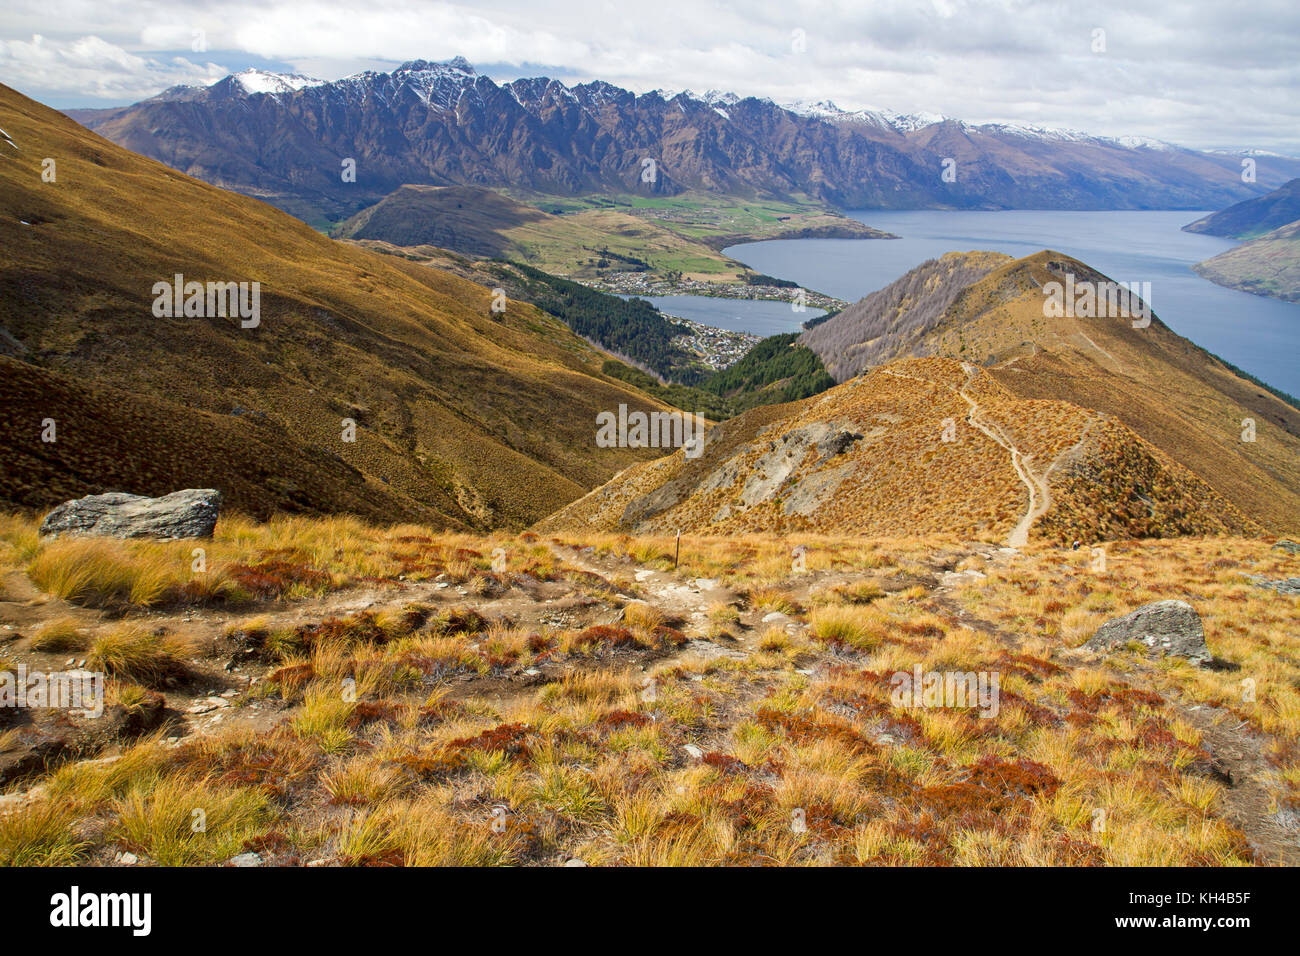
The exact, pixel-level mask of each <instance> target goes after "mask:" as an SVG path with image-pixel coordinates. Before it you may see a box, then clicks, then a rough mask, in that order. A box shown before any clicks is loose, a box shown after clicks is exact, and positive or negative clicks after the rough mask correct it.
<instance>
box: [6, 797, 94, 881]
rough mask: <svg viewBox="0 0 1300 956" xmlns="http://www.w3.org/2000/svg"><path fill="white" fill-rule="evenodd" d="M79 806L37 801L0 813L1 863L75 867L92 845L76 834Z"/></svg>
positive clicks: (8, 864) (46, 800)
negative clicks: (77, 807) (77, 808)
mask: <svg viewBox="0 0 1300 956" xmlns="http://www.w3.org/2000/svg"><path fill="white" fill-rule="evenodd" d="M78 816H79V815H78V813H77V810H76V807H75V806H74V805H73V804H71V803H70V802H68V801H61V800H52V799H45V800H38V801H35V802H33V803H29V804H27V805H26V806H23V807H20V808H19V809H17V810H13V811H11V812H9V813H6V814H3V815H0V866H72V865H74V864H76V863H78V862H80V861H81V860H82V859H83V857H84V856H85V855H86V851H87V850H88V848H89V846H90V844H89V842H88V841H86V840H84V839H81V838H79V837H78V836H77V834H76V823H77V820H78Z"/></svg>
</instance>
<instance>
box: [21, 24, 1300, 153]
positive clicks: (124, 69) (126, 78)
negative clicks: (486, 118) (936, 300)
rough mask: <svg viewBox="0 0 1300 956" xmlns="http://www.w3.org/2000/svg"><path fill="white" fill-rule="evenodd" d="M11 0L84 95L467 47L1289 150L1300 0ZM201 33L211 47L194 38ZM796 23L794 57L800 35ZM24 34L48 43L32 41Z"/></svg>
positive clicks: (34, 76) (24, 46)
mask: <svg viewBox="0 0 1300 956" xmlns="http://www.w3.org/2000/svg"><path fill="white" fill-rule="evenodd" d="M7 4H8V6H7V8H6V9H5V11H4V12H3V13H2V14H0V81H2V82H5V83H9V84H11V85H15V86H18V87H20V88H22V89H23V90H24V92H27V93H29V94H31V95H34V96H37V97H38V98H41V97H42V95H43V94H45V95H51V96H57V97H59V98H62V99H64V100H77V99H80V100H83V101H85V102H86V103H87V105H89V104H90V103H91V101H93V100H104V99H114V98H116V99H117V101H119V102H128V101H130V100H131V99H134V98H139V97H141V96H144V95H149V94H151V93H155V92H157V91H158V90H160V89H162V88H164V87H166V86H168V85H171V84H173V83H176V82H201V81H202V80H204V79H211V78H212V77H211V68H210V64H208V63H207V62H206V61H207V59H218V60H220V62H222V63H223V64H225V65H226V66H228V67H229V68H230V70H237V69H240V68H242V67H243V66H247V65H250V64H252V63H257V64H258V65H263V64H265V63H266V62H267V61H271V62H278V63H283V64H285V65H286V67H287V68H290V69H296V70H300V71H303V72H312V71H313V70H315V71H317V73H318V75H323V78H325V79H335V78H337V77H339V76H342V75H345V74H347V73H351V72H356V71H359V70H362V69H368V68H374V67H375V66H376V65H377V64H384V63H387V64H390V65H391V64H395V63H398V62H401V61H402V60H408V59H416V58H423V59H446V58H449V57H452V56H455V55H463V56H465V57H466V58H468V59H469V60H470V61H471V62H472V63H475V64H476V65H480V66H483V65H489V66H490V68H491V70H492V72H493V75H495V76H497V77H498V78H504V79H509V78H513V77H515V76H520V75H538V74H545V73H552V74H558V75H561V76H563V77H565V78H566V79H604V80H608V81H610V82H613V83H617V84H619V85H622V86H627V87H630V88H632V89H636V90H641V91H644V90H648V89H654V88H658V87H667V88H672V89H682V88H691V89H699V90H703V89H710V88H716V89H727V90H733V91H735V92H738V93H741V94H755V95H759V96H770V97H771V98H773V99H775V100H778V101H789V100H795V99H831V100H834V101H835V102H837V103H839V104H840V105H842V106H844V107H847V108H856V107H863V106H876V107H887V108H890V109H895V110H899V111H902V112H911V111H933V112H940V113H944V114H947V115H950V116H958V117H962V118H964V119H969V120H972V121H976V122H984V121H1010V122H1032V123H1039V124H1045V125H1056V126H1069V127H1074V128H1080V129H1085V130H1089V131H1092V132H1097V133H1105V134H1111V135H1123V134H1135V135H1149V136H1156V137H1159V138H1163V139H1169V140H1173V141H1176V142H1184V143H1187V144H1188V145H1195V146H1209V145H1225V144H1235V145H1242V146H1257V147H1261V148H1273V149H1278V148H1282V149H1287V150H1291V151H1300V132H1297V131H1298V130H1300V122H1298V121H1300V97H1298V96H1296V92H1297V88H1298V87H1300V66H1297V64H1300V55H1297V54H1300V6H1297V5H1296V4H1295V3H1294V2H1293V0H1253V2H1251V3H1250V4H1248V5H1245V6H1241V5H1225V4H1222V3H1221V2H1218V0H1151V2H1149V3H1144V4H1142V5H1141V6H1140V7H1138V6H1136V5H1133V4H1131V3H1127V2H1123V0H1114V2H1103V0H1071V2H1069V3H1061V2H1056V0H1042V2H1037V0H932V2H925V0H873V2H871V3H865V2H861V0H748V2H746V3H744V4H735V3H731V2H723V0H630V2H629V0H604V2H595V3H591V2H577V0H566V2H547V0H479V2H475V3H449V2H421V0H375V2H372V3H364V4H363V3H358V2H356V0H278V2H277V0H273V2H270V3H266V2H253V0H190V2H166V3H164V2H161V0H119V2H116V3H112V4H105V3H98V2H92V0H7ZM1096 29H1102V30H1104V31H1105V41H1106V43H1105V47H1106V48H1105V51H1104V52H1102V53H1096V52H1093V49H1092V47H1093V37H1094V33H1093V31H1094V30H1096ZM200 30H201V31H203V36H204V38H205V39H206V46H207V52H199V53H195V52H193V49H192V48H193V45H194V44H193V39H194V36H195V32H196V31H200ZM795 30H801V31H803V34H804V36H806V41H807V42H806V50H805V52H802V53H800V52H796V51H795V50H794V49H793V48H792V42H791V36H792V32H793V31H795ZM37 33H39V34H42V35H43V36H45V37H46V39H45V40H44V41H43V44H44V46H45V47H46V49H45V50H43V51H41V50H35V49H33V47H34V46H35V44H33V43H32V42H30V41H28V39H27V38H28V37H30V36H31V35H32V34H37ZM92 41H97V43H98V44H100V45H96V43H95V42H92ZM50 54H53V56H51V55H50ZM322 67H324V68H326V69H327V70H330V71H332V72H329V73H324V74H322V73H320V70H321V68H322ZM222 72H226V71H222ZM101 73H102V75H100V74H101Z"/></svg>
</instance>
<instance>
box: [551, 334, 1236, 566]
mask: <svg viewBox="0 0 1300 956" xmlns="http://www.w3.org/2000/svg"><path fill="white" fill-rule="evenodd" d="M536 527H537V529H538V530H539V531H548V532H556V531H565V530H581V531H583V532H588V531H600V532H630V533H635V534H664V533H668V532H671V531H673V530H674V529H677V528H681V529H684V530H689V531H693V532H696V533H708V534H741V533H756V532H777V533H796V532H801V533H814V534H830V533H841V534H844V533H858V534H866V535H891V536H892V535H906V534H941V533H952V534H957V535H961V536H963V537H978V538H980V539H983V540H986V541H1004V540H1005V541H1007V542H1008V543H1010V544H1012V545H1013V546H1019V545H1023V544H1024V542H1025V541H1026V540H1028V538H1029V535H1030V534H1031V533H1032V534H1033V535H1035V536H1041V537H1046V538H1050V539H1053V540H1057V541H1064V542H1071V541H1074V540H1082V541H1086V542H1095V541H1104V540H1115V539H1122V538H1130V537H1167V536H1172V535H1189V534H1191V535H1204V534H1242V533H1251V532H1253V531H1256V530H1258V525H1257V524H1256V523H1255V522H1254V521H1253V520H1251V519H1250V518H1248V517H1246V516H1245V515H1244V514H1243V513H1242V512H1241V511H1240V510H1238V509H1237V508H1236V507H1234V506H1233V505H1232V504H1231V503H1230V502H1228V501H1227V500H1225V499H1224V498H1223V497H1222V496H1220V495H1219V494H1216V493H1215V491H1214V490H1213V489H1212V488H1211V487H1209V486H1208V485H1207V484H1206V483H1205V482H1203V481H1201V480H1200V479H1198V478H1196V477H1195V476H1194V475H1193V474H1191V473H1190V472H1188V471H1187V470H1185V469H1184V468H1182V467H1181V466H1180V465H1178V464H1177V463H1176V462H1175V461H1174V460H1171V459H1170V458H1169V457H1168V456H1167V455H1165V454H1164V453H1162V452H1161V451H1160V450H1159V449H1156V448H1154V447H1153V446H1151V445H1150V444H1148V443H1147V442H1144V441H1143V440H1142V439H1140V438H1139V437H1138V436H1137V435H1135V434H1134V433H1133V432H1131V431H1130V430H1129V429H1127V428H1125V427H1124V426H1123V425H1121V424H1119V423H1118V422H1115V421H1114V420H1113V419H1110V418H1108V417H1106V416H1101V415H1098V414H1096V413H1095V412H1092V411H1090V410H1088V409H1086V408H1080V407H1078V406H1076V405H1073V404H1070V403H1068V402H1063V401H1041V400H1026V399H1023V398H1020V397H1018V396H1017V395H1015V394H1014V393H1013V392H1011V391H1010V390H1009V389H1008V388H1006V387H1004V386H1002V385H1000V384H998V382H997V381H995V379H994V378H993V377H992V376H991V375H990V374H989V373H988V372H986V371H984V370H982V369H980V368H979V367H977V366H974V365H970V364H963V363H960V362H956V361H953V360H951V359H938V358H927V359H904V360H899V361H897V362H893V363H891V364H889V365H887V366H884V367H882V368H878V369H876V370H873V371H872V372H871V373H870V374H868V375H866V376H863V377H860V378H857V379H854V380H852V381H850V382H848V383H846V384H844V385H840V386H837V387H836V388H833V389H831V390H830V391H828V392H825V393H824V394H822V395H819V396H817V397H816V398H810V399H806V400H804V401H801V402H795V403H791V404H788V405H780V406H771V407H765V408H760V409H756V410H754V411H753V412H749V413H746V414H744V415H741V416H740V417H738V418H735V419H732V420H731V421H728V422H726V423H725V424H724V425H721V426H718V427H717V428H714V429H713V430H712V431H711V432H710V433H709V435H708V440H707V441H706V443H705V447H704V452H703V454H702V455H700V456H699V457H698V458H695V459H693V460H692V459H688V458H686V457H685V456H684V455H683V454H681V453H678V454H675V455H672V456H670V457H669V458H665V459H660V460H658V461H654V462H647V463H645V464H643V465H639V466H636V467H634V468H630V469H628V470H627V471H625V472H622V473H621V474H619V475H618V476H617V477H615V478H614V479H613V480H612V481H610V482H609V483H607V484H606V485H604V486H602V487H601V488H599V489H597V490H596V491H593V492H592V493H591V494H589V495H587V496H586V497H584V498H582V499H579V500H578V501H575V502H574V503H573V504H571V505H568V506H566V507H565V508H564V509H562V510H561V511H559V512H557V513H556V514H554V515H551V516H550V517H548V518H546V519H544V520H543V521H542V522H540V523H539V524H538V525H537V526H536Z"/></svg>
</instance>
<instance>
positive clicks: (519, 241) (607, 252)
mask: <svg viewBox="0 0 1300 956" xmlns="http://www.w3.org/2000/svg"><path fill="white" fill-rule="evenodd" d="M333 235H335V236H336V237H338V238H341V239H356V240H376V241H382V242H387V243H391V244H392V245H395V246H423V245H429V246H440V247H442V248H445V249H450V250H453V251H455V252H458V253H461V254H469V255H478V256H493V257H497V258H504V259H513V260H516V261H519V262H523V263H526V264H528V265H531V266H534V267H536V268H538V269H541V270H543V271H545V272H549V273H555V274H558V275H562V276H575V277H580V278H596V277H599V276H604V275H608V274H609V273H611V272H628V271H633V272H635V271H644V272H647V273H651V274H653V275H655V276H658V277H661V278H662V277H668V276H676V277H686V278H695V279H707V280H710V281H714V282H737V281H744V280H745V279H746V278H747V277H751V276H752V273H750V271H749V270H748V269H747V268H746V267H745V266H744V265H743V264H741V263H739V262H736V261H735V260H734V259H730V258H728V257H727V256H724V255H723V254H722V253H721V252H720V251H719V250H721V249H722V248H724V247H725V246H728V245H732V244H734V243H737V242H744V241H752V240H759V239H776V238H790V239H795V238H810V237H817V236H821V237H835V238H858V239H878V238H886V237H888V234H887V233H883V232H880V231H879V230H876V229H872V228H870V227H868V226H865V225H863V224H862V223H860V222H858V221H857V220H855V219H849V218H848V217H846V216H841V215H839V214H838V213H833V212H831V211H829V210H827V209H825V208H824V207H822V206H820V205H817V204H811V203H806V204H804V203H791V202H780V201H777V200H745V199H736V198H730V197H723V196H708V195H702V194H695V193H688V194H685V195H682V196H673V197H653V198H652V197H647V196H633V195H627V196H589V197H582V198H573V197H556V196H544V195H539V194H536V193H528V192H519V191H516V192H514V193H513V194H511V196H510V198H508V197H507V195H504V194H502V193H501V192H497V191H494V190H491V189H482V188H478V187H473V186H403V187H402V188H401V189H399V190H397V191H396V192H394V193H392V194H390V195H388V196H386V197H385V198H384V199H383V200H381V201H380V202H378V203H376V204H375V205H373V206H370V207H369V208H367V209H363V210H362V211H361V212H359V213H357V214H356V215H355V216H353V217H351V218H350V219H348V220H346V221H344V222H342V223H340V224H339V225H338V226H337V227H335V229H334V231H333Z"/></svg>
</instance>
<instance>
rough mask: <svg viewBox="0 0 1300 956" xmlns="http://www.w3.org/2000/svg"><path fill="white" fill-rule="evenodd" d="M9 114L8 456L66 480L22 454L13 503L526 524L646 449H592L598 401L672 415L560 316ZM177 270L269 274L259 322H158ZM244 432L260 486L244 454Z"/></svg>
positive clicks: (35, 118)
mask: <svg viewBox="0 0 1300 956" xmlns="http://www.w3.org/2000/svg"><path fill="white" fill-rule="evenodd" d="M0 115H3V117H4V123H3V125H4V128H5V129H6V130H7V131H8V132H9V134H10V135H11V136H12V137H13V139H14V142H15V143H16V144H17V146H18V149H17V150H16V151H14V150H11V151H10V152H9V153H8V154H6V156H5V159H4V162H3V163H2V164H0V248H3V249H4V254H3V257H2V258H0V333H2V334H0V351H3V352H4V353H5V354H7V355H8V356H9V357H10V358H11V359H13V360H14V361H16V362H18V363H21V364H22V366H23V367H22V368H21V369H17V370H15V371H14V372H12V373H11V374H8V375H6V376H4V378H3V380H2V381H0V391H3V394H4V397H5V399H6V405H7V406H8V407H12V408H14V409H15V411H14V412H13V413H12V414H9V415H6V416H5V428H6V430H7V433H6V436H5V437H6V446H5V453H6V456H7V460H9V461H14V460H21V461H25V462H28V463H30V464H32V466H33V467H34V468H35V467H37V465H36V464H35V463H38V462H39V463H44V464H42V465H40V468H42V469H44V472H40V473H45V472H49V471H51V470H53V471H66V474H65V476H64V478H63V479H61V480H60V481H58V482H51V483H49V484H43V483H41V481H40V480H39V479H38V478H36V477H35V475H34V474H33V473H31V472H27V473H24V472H23V471H22V470H18V469H11V468H8V467H7V468H5V469H4V471H3V477H2V478H0V482H2V484H0V500H4V501H8V502H10V503H13V504H24V505H48V504H51V503H53V502H54V501H56V500H58V499H60V498H63V497H66V496H68V495H69V494H75V493H86V492H92V491H100V490H104V489H106V488H119V489H122V490H127V491H133V492H140V493H151V494H156V493H162V492H166V491H171V490H174V489H175V487H176V486H178V485H191V486H206V485H212V486H216V487H218V488H222V489H223V490H224V489H239V491H238V494H237V495H236V500H237V501H238V503H239V504H240V506H241V507H244V508H247V509H248V510H250V511H252V512H254V513H257V514H269V513H271V512H272V511H275V510H281V509H287V510H307V511H329V510H334V509H335V508H343V509H344V510H356V511H358V512H360V513H363V514H368V515H371V516H374V517H378V518H384V519H386V520H393V519H395V518H399V517H411V518H418V519H420V520H423V521H426V522H429V523H434V524H439V523H441V524H445V525H447V526H450V527H461V526H464V527H480V528H483V527H495V526H499V525H507V526H511V525H513V526H520V525H523V524H526V523H529V522H531V521H534V520H536V519H537V518H539V517H541V516H543V515H545V514H547V513H549V512H551V511H552V510H554V509H555V508H557V507H559V506H560V505H562V504H564V503H565V502H566V501H569V500H571V499H573V498H575V497H578V496H579V495H581V494H582V493H583V492H584V491H585V490H586V489H588V488H590V487H592V486H594V485H596V484H598V483H600V482H601V481H603V480H605V479H606V478H608V477H609V476H610V475H611V474H613V473H614V472H615V471H617V470H619V469H621V468H623V467H626V466H627V465H628V464H630V463H632V462H634V461H636V460H638V459H639V458H641V457H643V456H644V455H645V452H641V451H636V450H629V449H617V448H614V449H600V448H597V447H596V446H595V440H594V432H595V425H594V423H595V417H596V414H597V413H598V412H599V411H601V410H605V409H610V408H617V406H618V405H619V403H627V404H629V405H632V406H635V407H641V408H645V409H653V408H660V407H662V406H660V405H659V403H657V402H656V401H654V400H653V399H650V398H649V397H648V396H645V395H644V394H643V393H639V392H637V391H636V390H635V389H634V388H631V387H629V386H627V385H626V384H624V383H621V382H618V381H616V380H613V379H610V378H608V377H606V376H604V375H602V373H601V366H602V364H603V363H604V361H606V359H607V357H608V356H606V355H605V354H603V353H601V352H599V351H598V350H596V349H595V348H593V347H591V346H590V345H588V344H587V343H586V342H584V341H583V340H582V339H580V338H579V337H577V336H576V335H574V334H573V333H572V332H571V331H570V330H569V329H568V328H566V327H565V326H564V325H563V323H561V322H559V321H558V320H556V319H554V318H553V317H551V316H549V315H547V314H546V313H544V312H542V311H540V310H538V309H535V308H534V307H532V306H530V305H527V304H525V303H520V302H517V301H516V302H512V303H508V306H507V308H506V310H505V312H504V313H498V312H494V311H492V308H491V306H492V299H493V297H492V294H491V292H490V290H488V289H485V288H483V287H481V286H478V285H474V284H473V283H470V282H467V281H465V280H463V279H460V278H457V277H455V276H452V275H449V274H447V273H443V272H439V271H437V270H434V269H429V268H427V267H424V266H422V265H417V264H415V263H412V262H407V261H404V260H402V259H398V258H395V257H391V256H381V255H377V254H375V253H372V252H370V251H367V250H364V249H361V248H358V247H355V246H352V245H347V244H342V243H338V242H335V241H333V240H330V239H327V238H325V237H323V236H321V235H320V234H319V233H316V232H314V231H313V230H311V229H310V228H308V227H307V226H305V225H304V224H303V223H301V222H299V221H297V220H295V219H292V218H291V217H289V216H287V215H285V214H283V213H280V212H278V211H276V210H274V209H272V208H271V207H269V206H266V205H264V204H263V203H260V202H257V201H256V200H253V199H249V198H247V197H244V196H240V195H237V194H234V193H229V192H225V191H222V190H219V189H216V188H214V187H211V186H208V185H206V184H204V183H200V182H198V181H196V180H193V179H190V178H188V177H186V176H183V175H181V174H179V173H177V172H175V171H173V170H170V169H168V168H166V167H165V166H162V165H161V164H159V163H155V162H153V161H151V160H147V159H144V158H142V157H140V156H137V155H135V154H133V153H129V152H127V151H126V150H123V149H121V148H119V147H117V146H115V145H113V144H112V143H109V142H107V141H105V140H103V139H100V138H99V137H97V136H95V135H94V134H92V133H89V132H87V131H86V130H85V129H84V128H82V127H80V126H78V125H77V124H75V123H73V122H72V121H71V120H69V119H67V118H66V117H65V116H63V115H62V114H59V113H57V112H55V111H53V110H50V109H47V108H45V107H43V106H41V105H40V104H39V103H36V102H33V101H32V100H29V99H27V98H25V97H23V96H21V95H20V94H18V93H16V92H14V91H13V90H10V89H8V88H4V87H0ZM44 157H49V158H50V159H52V160H53V161H54V163H55V167H54V169H55V180H54V181H53V182H46V181H42V169H43V165H42V162H41V160H42V158H44ZM178 273H180V274H183V275H184V277H185V278H186V279H187V280H197V281H200V282H204V281H220V282H254V281H256V282H259V283H260V288H261V315H260V324H258V325H257V326H256V327H252V328H243V327H241V324H240V322H239V320H238V319H234V318H221V317H212V318H196V317H191V318H157V317H155V315H154V314H153V304H154V296H155V293H154V291H153V289H154V285H155V283H158V282H170V281H172V278H173V276H174V275H175V274H178ZM108 389H112V390H114V391H111V392H109V391H105V390H108ZM32 394H37V395H46V396H49V397H48V398H41V399H40V400H36V401H29V400H28V397H29V396H30V395H32ZM11 402H12V404H11ZM100 405H105V406H107V407H106V408H105V409H104V412H103V414H102V415H100V416H98V417H93V418H92V417H90V416H89V412H88V410H89V409H93V408H97V407H99V406H100ZM78 409H80V410H81V411H78ZM60 416H64V418H63V419H60ZM46 418H54V419H55V420H56V421H57V426H58V428H57V430H58V444H57V446H56V448H53V449H52V448H50V447H48V443H46V442H42V440H41V434H42V422H43V421H44V420H45V419H46ZM345 419H347V420H350V421H352V422H355V425H356V431H355V439H356V440H355V441H352V442H348V441H346V440H345V439H344V433H345V428H346V423H345V421H344V420H345ZM92 423H93V424H92ZM119 425H120V427H121V430H120V431H115V430H114V428H115V427H116V426H119ZM101 426H103V427H108V428H109V430H108V431H107V432H106V431H104V430H102V428H101ZM110 426H111V427H110ZM150 434H154V435H162V434H168V435H173V434H175V435H176V437H177V438H178V440H176V441H168V442H166V443H162V442H154V443H147V442H145V441H144V438H145V437H146V436H148V435H150ZM182 434H190V435H193V436H195V437H194V438H193V440H190V441H182V440H179V437H180V435H182ZM199 436H202V440H200V437H199ZM250 436H252V438H250ZM252 439H256V440H257V441H260V442H261V443H262V445H263V447H266V448H268V449H269V451H268V453H267V454H266V455H264V456H262V457H260V458H258V461H259V462H261V468H260V471H259V473H265V474H266V478H265V480H264V481H257V482H251V481H248V480H247V479H246V474H247V472H246V470H245V469H246V468H248V467H249V463H248V459H247V456H235V455H231V454H230V452H229V449H230V448H232V447H238V446H239V445H240V444H241V443H244V442H246V441H250V440H252ZM250 447H253V446H250ZM146 449H148V456H147V457H146ZM55 462H58V463H59V464H57V465H56V464H54V463H55ZM309 462H317V463H320V464H319V466H316V467H313V466H309V465H308V463H309ZM255 470H256V469H255ZM348 488H351V489H352V490H351V491H348V490H347V489H348Z"/></svg>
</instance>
